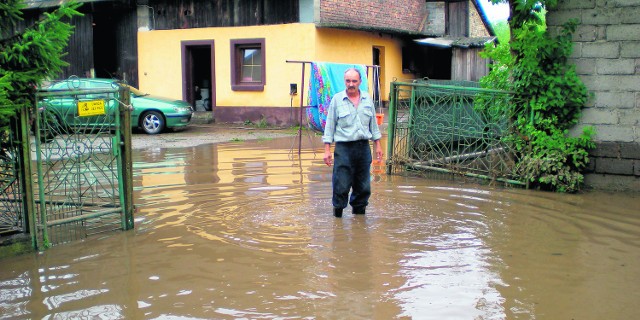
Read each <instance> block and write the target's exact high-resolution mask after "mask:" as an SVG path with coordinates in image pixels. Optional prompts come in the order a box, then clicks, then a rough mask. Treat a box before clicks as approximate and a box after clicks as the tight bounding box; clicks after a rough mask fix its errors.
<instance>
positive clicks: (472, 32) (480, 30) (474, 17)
mask: <svg viewBox="0 0 640 320" xmlns="http://www.w3.org/2000/svg"><path fill="white" fill-rule="evenodd" d="M471 1H472V0H469V2H470V3H469V36H470V37H488V36H490V34H489V31H488V30H487V28H486V27H485V25H484V23H483V22H482V17H481V16H480V12H478V10H476V6H475V5H473V4H472V3H471Z"/></svg>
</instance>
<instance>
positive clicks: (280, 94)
mask: <svg viewBox="0 0 640 320" xmlns="http://www.w3.org/2000/svg"><path fill="white" fill-rule="evenodd" d="M314 32H315V26H314V25H313V24H283V25H271V26H255V27H228V28H198V29H181V30H154V31H144V32H139V33H138V70H139V79H140V80H139V82H140V89H141V90H142V91H144V92H148V93H152V94H158V95H162V96H166V97H171V98H178V99H182V63H181V41H186V40H214V46H215V48H214V49H215V53H214V54H215V85H216V88H215V89H216V105H217V106H221V107H224V106H289V103H290V96H289V84H290V83H298V86H300V84H299V83H300V80H301V71H300V70H301V66H300V65H299V64H296V63H287V62H286V61H287V60H311V59H312V58H313V52H314V47H313V45H314V41H313V34H314ZM309 35H311V36H309ZM253 38H264V39H265V63H266V66H267V69H266V85H265V86H264V91H257V92H248V91H232V90H231V61H230V59H231V57H230V56H231V48H230V41H231V40H232V39H253Z"/></svg>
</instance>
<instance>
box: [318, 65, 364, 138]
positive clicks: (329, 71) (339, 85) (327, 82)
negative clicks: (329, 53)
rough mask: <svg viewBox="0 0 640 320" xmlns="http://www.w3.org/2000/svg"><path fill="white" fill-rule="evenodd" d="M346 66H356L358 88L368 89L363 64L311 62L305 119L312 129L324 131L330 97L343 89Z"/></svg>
mask: <svg viewBox="0 0 640 320" xmlns="http://www.w3.org/2000/svg"><path fill="white" fill-rule="evenodd" d="M348 68H356V69H358V70H359V71H360V75H361V76H362V79H361V80H362V82H361V84H360V90H361V91H368V90H367V87H368V86H367V67H366V66H365V65H362V64H345V63H332V62H311V75H310V80H309V91H308V92H309V94H308V105H309V107H308V108H307V119H308V123H309V126H310V127H311V128H312V129H313V130H316V131H319V132H324V126H325V124H326V122H327V111H328V109H329V104H330V103H331V97H333V95H334V94H336V93H338V92H340V91H342V90H344V89H345V85H344V72H345V71H346V70H347V69H348Z"/></svg>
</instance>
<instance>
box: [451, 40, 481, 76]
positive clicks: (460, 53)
mask: <svg viewBox="0 0 640 320" xmlns="http://www.w3.org/2000/svg"><path fill="white" fill-rule="evenodd" d="M481 50H482V48H453V57H452V59H451V79H452V80H469V81H479V80H480V78H482V77H483V76H485V75H487V74H488V73H489V61H488V60H487V59H484V58H481V57H480V55H479V54H478V53H479V52H480V51H481Z"/></svg>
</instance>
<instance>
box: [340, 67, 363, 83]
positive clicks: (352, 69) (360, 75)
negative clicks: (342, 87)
mask: <svg viewBox="0 0 640 320" xmlns="http://www.w3.org/2000/svg"><path fill="white" fill-rule="evenodd" d="M349 71H355V72H357V73H358V77H359V78H360V80H362V74H361V73H360V70H358V68H347V70H345V71H344V75H345V76H346V75H347V72H349Z"/></svg>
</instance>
